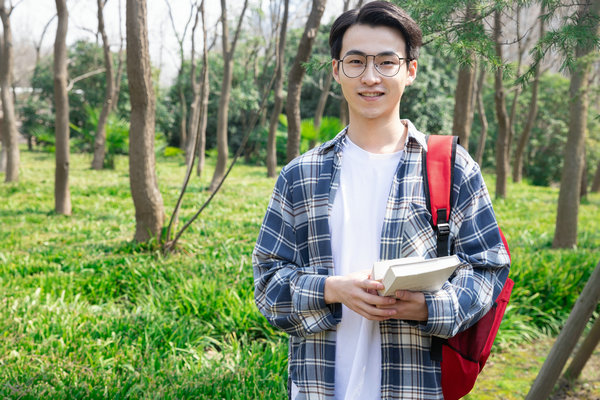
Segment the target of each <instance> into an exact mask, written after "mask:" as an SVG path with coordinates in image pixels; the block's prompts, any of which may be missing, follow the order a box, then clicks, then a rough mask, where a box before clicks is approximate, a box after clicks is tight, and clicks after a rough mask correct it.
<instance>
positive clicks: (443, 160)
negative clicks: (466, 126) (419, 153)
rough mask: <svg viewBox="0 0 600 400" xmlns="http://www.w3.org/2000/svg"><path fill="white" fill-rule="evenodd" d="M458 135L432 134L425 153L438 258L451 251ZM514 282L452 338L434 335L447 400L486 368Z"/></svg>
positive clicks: (425, 175) (427, 192) (426, 184)
mask: <svg viewBox="0 0 600 400" xmlns="http://www.w3.org/2000/svg"><path fill="white" fill-rule="evenodd" d="M457 144H458V137H456V136H429V137H428V138H427V147H428V150H427V152H426V153H424V156H423V179H424V182H423V183H424V187H425V198H426V199H427V208H428V209H429V211H430V212H431V216H432V220H433V221H432V223H433V227H434V229H435V230H436V232H437V253H438V254H437V255H438V257H441V256H447V255H449V254H450V250H451V248H450V243H449V234H450V226H449V224H448V222H449V220H450V207H451V204H452V185H453V179H454V161H455V157H456V146H457ZM500 236H501V237H502V241H503V242H504V247H505V248H506V251H507V252H508V255H509V257H510V251H509V250H508V243H507V242H506V238H505V237H504V234H503V233H502V231H500ZM513 285H514V282H513V281H512V279H510V278H507V279H506V282H505V283H504V287H503V288H502V291H501V292H500V294H499V295H498V297H497V298H496V301H495V302H494V305H493V306H492V308H491V309H490V311H488V312H487V314H485V315H484V316H483V317H482V318H481V319H480V320H479V321H477V323H475V325H473V326H471V327H470V328H468V329H466V330H464V331H462V332H460V333H458V334H457V335H456V336H454V337H451V338H449V339H442V338H439V337H437V336H433V337H432V341H431V342H432V343H431V358H432V360H436V361H440V362H441V364H440V365H441V369H442V392H443V393H444V399H445V400H455V399H460V398H461V397H463V396H464V395H466V394H467V393H469V392H470V391H471V389H472V388H473V385H475V380H476V379H477V375H479V373H480V372H481V370H482V369H483V366H484V365H485V362H486V361H487V359H488V357H489V355H490V352H491V350H492V344H493V343H494V339H495V338H496V333H497V332H498V328H499V327H500V322H502V317H503V316H504V311H505V310H506V305H507V304H508V300H509V299H510V294H511V292H512V288H513Z"/></svg>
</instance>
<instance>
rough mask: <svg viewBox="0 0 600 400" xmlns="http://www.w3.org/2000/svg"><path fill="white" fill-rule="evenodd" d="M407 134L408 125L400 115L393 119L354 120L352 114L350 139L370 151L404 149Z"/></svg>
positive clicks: (393, 151)
mask: <svg viewBox="0 0 600 400" xmlns="http://www.w3.org/2000/svg"><path fill="white" fill-rule="evenodd" d="M407 134H408V126H407V125H405V122H403V121H402V120H401V119H400V118H399V117H398V118H394V119H392V120H381V119H373V120H365V119H358V120H356V119H354V120H353V118H352V116H350V124H349V125H348V136H349V137H350V140H352V142H353V143H354V144H356V145H357V146H359V147H360V148H362V149H363V150H366V151H368V152H370V153H375V154H386V153H395V152H397V151H400V150H402V149H403V148H404V142H405V141H406V135H407Z"/></svg>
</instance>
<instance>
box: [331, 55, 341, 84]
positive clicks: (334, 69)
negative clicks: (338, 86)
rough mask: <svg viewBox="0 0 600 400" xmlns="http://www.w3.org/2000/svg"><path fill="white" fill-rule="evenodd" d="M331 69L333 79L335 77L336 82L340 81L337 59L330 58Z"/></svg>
mask: <svg viewBox="0 0 600 400" xmlns="http://www.w3.org/2000/svg"><path fill="white" fill-rule="evenodd" d="M331 69H332V71H331V72H332V73H333V79H335V81H336V82H337V83H340V62H339V61H338V60H331Z"/></svg>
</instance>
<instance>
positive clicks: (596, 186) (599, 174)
mask: <svg viewBox="0 0 600 400" xmlns="http://www.w3.org/2000/svg"><path fill="white" fill-rule="evenodd" d="M590 191H591V192H592V193H598V191H600V161H598V166H597V167H596V173H595V174H594V181H593V182H592V188H591V189H590Z"/></svg>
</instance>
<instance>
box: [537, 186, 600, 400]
mask: <svg viewBox="0 0 600 400" xmlns="http://www.w3.org/2000/svg"><path fill="white" fill-rule="evenodd" d="M575 194H576V195H577V194H578V193H575ZM598 287H600V263H598V265H596V268H595V269H594V272H592V275H591V276H590V279H589V280H588V281H587V283H586V284H585V287H584V288H583V291H582V292H581V294H580V295H579V297H578V298H577V302H576V303H575V305H574V306H573V309H572V310H571V313H570V314H569V318H568V319H567V322H566V323H565V325H564V327H563V328H562V329H561V331H560V333H559V335H558V337H557V338H556V342H554V345H553V346H552V349H551V350H550V353H549V354H548V357H547V358H546V360H545V361H544V365H542V368H541V369H540V372H539V373H538V375H537V377H536V378H535V381H533V384H532V385H531V388H530V389H529V393H527V397H526V398H525V400H538V399H547V398H548V397H549V396H550V394H551V393H552V389H554V384H555V383H556V381H557V380H558V377H559V376H560V373H561V371H562V370H563V367H564V366H565V364H566V362H567V360H568V359H569V355H571V352H572V351H573V349H574V348H575V346H576V345H577V341H578V339H579V337H580V336H581V334H582V333H583V330H584V329H585V325H586V324H587V322H588V320H589V319H590V317H591V316H592V314H593V312H594V310H595V309H596V306H597V305H598V301H600V291H599V290H598Z"/></svg>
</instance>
